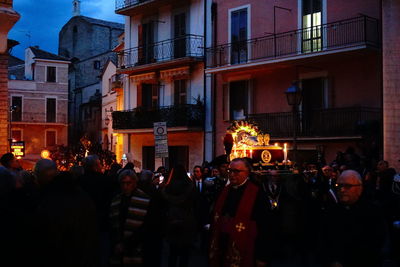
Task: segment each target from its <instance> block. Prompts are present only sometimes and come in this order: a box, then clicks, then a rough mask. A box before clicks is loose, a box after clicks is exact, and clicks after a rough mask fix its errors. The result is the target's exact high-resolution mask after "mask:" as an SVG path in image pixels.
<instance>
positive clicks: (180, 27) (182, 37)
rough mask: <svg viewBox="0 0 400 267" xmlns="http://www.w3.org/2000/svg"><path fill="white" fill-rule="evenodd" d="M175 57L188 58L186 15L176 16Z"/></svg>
mask: <svg viewBox="0 0 400 267" xmlns="http://www.w3.org/2000/svg"><path fill="white" fill-rule="evenodd" d="M174 39H175V40H174V56H175V58H181V57H184V56H186V49H187V47H186V46H187V44H186V14H185V13H181V14H178V15H175V16H174Z"/></svg>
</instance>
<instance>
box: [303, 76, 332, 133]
mask: <svg viewBox="0 0 400 267" xmlns="http://www.w3.org/2000/svg"><path fill="white" fill-rule="evenodd" d="M326 81H327V80H326V78H323V77H319V78H313V79H306V80H302V81H301V87H302V92H303V99H302V103H301V110H302V123H303V127H305V129H308V130H311V131H314V130H315V131H317V129H318V128H319V127H320V126H321V112H323V111H322V110H323V109H325V108H327V106H328V105H327V103H326V102H327V92H326V89H327V86H326ZM319 130H320V129H319Z"/></svg>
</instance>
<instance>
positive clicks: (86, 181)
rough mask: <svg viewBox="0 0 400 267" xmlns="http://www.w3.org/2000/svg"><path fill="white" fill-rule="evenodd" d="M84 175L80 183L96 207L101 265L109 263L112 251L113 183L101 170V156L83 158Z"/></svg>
mask: <svg viewBox="0 0 400 267" xmlns="http://www.w3.org/2000/svg"><path fill="white" fill-rule="evenodd" d="M83 168H84V175H83V176H81V177H80V179H79V184H80V186H81V187H82V189H83V190H84V191H85V192H86V193H87V194H88V195H89V197H90V198H91V199H92V201H93V202H94V205H95V207H96V218H97V223H96V225H95V226H94V227H96V229H97V231H98V234H99V240H100V253H99V254H100V257H101V259H100V264H101V265H100V266H106V265H107V264H108V258H109V251H110V236H109V235H110V221H109V214H110V210H109V208H110V204H111V198H112V194H113V188H112V184H111V183H110V182H109V180H107V179H106V177H105V176H104V175H103V173H102V172H101V170H102V167H101V163H100V160H99V157H98V156H96V155H89V156H87V157H86V158H85V159H84V160H83Z"/></svg>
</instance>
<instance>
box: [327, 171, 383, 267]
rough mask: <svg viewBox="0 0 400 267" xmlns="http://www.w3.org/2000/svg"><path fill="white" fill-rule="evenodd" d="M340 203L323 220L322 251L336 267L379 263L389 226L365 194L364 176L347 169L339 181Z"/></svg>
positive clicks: (366, 266) (330, 263)
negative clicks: (362, 177) (387, 226)
mask: <svg viewBox="0 0 400 267" xmlns="http://www.w3.org/2000/svg"><path fill="white" fill-rule="evenodd" d="M336 189H337V195H338V201H339V204H338V205H337V206H335V207H333V208H331V209H330V210H329V211H328V213H327V214H326V218H324V221H323V224H322V226H323V232H322V237H323V240H324V246H323V253H324V254H325V257H326V258H325V260H326V263H328V264H329V266H335V267H347V266H349V267H352V266H363V267H369V266H371V267H372V266H380V261H381V258H380V256H381V255H380V254H381V250H382V247H383V244H384V241H385V235H386V231H385V229H386V225H385V221H384V217H383V216H382V214H381V212H380V211H379V209H378V208H377V207H376V206H374V205H373V204H372V203H370V202H369V201H368V200H367V199H365V197H364V196H363V184H362V180H361V176H360V175H359V173H358V172H356V171H354V170H346V171H344V172H343V173H342V174H341V175H340V177H339V178H338V180H337V183H336Z"/></svg>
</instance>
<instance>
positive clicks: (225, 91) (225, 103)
mask: <svg viewBox="0 0 400 267" xmlns="http://www.w3.org/2000/svg"><path fill="white" fill-rule="evenodd" d="M229 113H230V112H229V83H224V84H222V114H223V115H222V117H223V120H224V121H229V120H230V114H229Z"/></svg>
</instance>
